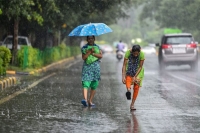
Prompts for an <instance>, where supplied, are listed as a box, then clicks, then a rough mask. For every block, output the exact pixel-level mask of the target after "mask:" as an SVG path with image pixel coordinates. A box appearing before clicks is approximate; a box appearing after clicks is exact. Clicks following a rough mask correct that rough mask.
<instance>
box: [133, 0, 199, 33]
mask: <svg viewBox="0 0 200 133" xmlns="http://www.w3.org/2000/svg"><path fill="white" fill-rule="evenodd" d="M137 2H139V1H137ZM139 4H142V5H144V8H143V12H142V14H141V16H140V19H141V20H145V19H146V18H151V19H155V20H156V21H157V22H158V24H159V25H160V27H169V28H179V29H181V30H183V31H185V32H194V33H197V32H198V36H199V35H200V32H199V29H200V28H199V22H200V16H199V14H200V6H199V5H200V1H199V0H178V1H174V0H151V1H147V0H143V1H140V3H139Z"/></svg>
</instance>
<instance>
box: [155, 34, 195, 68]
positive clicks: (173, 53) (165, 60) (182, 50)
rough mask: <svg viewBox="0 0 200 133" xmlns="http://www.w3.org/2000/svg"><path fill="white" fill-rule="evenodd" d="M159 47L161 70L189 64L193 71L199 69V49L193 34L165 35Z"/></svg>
mask: <svg viewBox="0 0 200 133" xmlns="http://www.w3.org/2000/svg"><path fill="white" fill-rule="evenodd" d="M156 45H157V46H159V50H158V59H159V65H160V69H163V68H165V66H168V65H182V64H189V65H190V66H191V68H192V69H193V70H197V69H198V48H197V43H196V42H195V40H194V38H193V36H192V34H190V33H178V34H165V35H163V37H162V39H161V44H160V45H159V44H156Z"/></svg>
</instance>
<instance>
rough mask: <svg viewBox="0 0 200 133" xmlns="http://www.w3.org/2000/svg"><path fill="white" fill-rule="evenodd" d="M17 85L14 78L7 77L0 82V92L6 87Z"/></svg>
mask: <svg viewBox="0 0 200 133" xmlns="http://www.w3.org/2000/svg"><path fill="white" fill-rule="evenodd" d="M16 83H17V79H16V77H7V78H5V79H3V80H0V90H1V91H2V90H4V89H5V88H7V87H11V86H13V85H15V84H16Z"/></svg>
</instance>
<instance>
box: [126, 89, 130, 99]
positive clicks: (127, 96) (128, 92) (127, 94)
mask: <svg viewBox="0 0 200 133" xmlns="http://www.w3.org/2000/svg"><path fill="white" fill-rule="evenodd" d="M126 98H127V100H131V92H130V91H127V92H126Z"/></svg>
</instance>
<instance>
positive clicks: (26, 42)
mask: <svg viewBox="0 0 200 133" xmlns="http://www.w3.org/2000/svg"><path fill="white" fill-rule="evenodd" d="M12 45H13V36H11V35H9V36H7V37H6V38H5V39H4V40H3V42H2V44H1V46H5V47H7V48H9V49H12ZM22 45H23V46H31V43H30V42H29V40H28V37H25V36H18V45H17V49H20V47H21V46H22Z"/></svg>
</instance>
